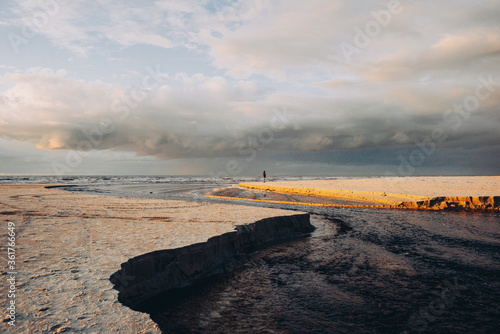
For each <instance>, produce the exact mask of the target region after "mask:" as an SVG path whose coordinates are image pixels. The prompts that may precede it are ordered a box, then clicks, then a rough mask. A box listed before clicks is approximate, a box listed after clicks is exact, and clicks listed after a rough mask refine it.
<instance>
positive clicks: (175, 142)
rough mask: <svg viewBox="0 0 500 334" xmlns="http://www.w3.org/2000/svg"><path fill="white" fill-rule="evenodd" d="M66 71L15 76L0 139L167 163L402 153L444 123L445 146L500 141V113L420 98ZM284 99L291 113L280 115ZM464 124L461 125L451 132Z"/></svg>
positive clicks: (201, 77) (210, 79)
mask: <svg viewBox="0 0 500 334" xmlns="http://www.w3.org/2000/svg"><path fill="white" fill-rule="evenodd" d="M65 75H66V73H65V71H63V70H60V71H53V70H50V69H39V71H38V72H34V73H29V74H10V75H9V76H8V77H9V79H10V80H11V81H13V82H14V83H15V84H14V86H13V87H12V88H11V89H9V90H7V91H6V92H5V93H4V94H3V95H2V101H3V102H2V104H1V105H0V107H1V110H2V113H1V114H0V115H1V116H0V120H1V122H0V135H2V136H4V137H7V138H11V139H15V140H23V141H29V142H32V143H34V144H36V145H37V147H38V148H40V149H45V150H54V149H82V150H86V149H94V150H106V149H114V150H124V151H131V152H135V153H136V154H137V155H139V156H148V155H149V156H157V157H159V158H162V159H174V158H201V157H213V156H240V155H241V151H242V150H243V151H244V150H248V149H253V148H260V149H262V148H264V147H265V148H266V149H267V150H271V151H303V152H307V151H328V150H341V149H376V148H380V147H385V148H392V149H397V148H401V147H405V146H408V145H411V144H412V143H415V142H419V141H423V140H428V139H429V138H431V136H432V133H433V130H434V129H435V128H438V127H442V128H443V129H445V131H447V133H448V136H449V140H448V141H447V143H446V144H443V145H445V146H447V147H448V146H449V147H470V146H474V145H477V146H481V147H484V146H489V145H490V144H491V143H494V142H498V141H499V140H500V137H499V135H498V131H497V129H498V126H499V125H500V124H499V123H500V117H499V116H498V114H495V113H490V112H488V111H487V110H486V111H485V110H483V109H479V110H477V111H476V112H474V113H472V114H471V115H470V116H469V117H467V118H466V119H465V118H462V119H460V118H458V119H457V117H458V116H459V115H458V114H456V115H454V116H457V117H455V118H450V119H449V120H447V121H445V120H444V118H443V115H444V112H445V111H443V110H437V112H434V113H418V112H416V111H415V110H412V109H410V108H409V106H408V105H405V102H407V103H409V104H410V105H411V104H412V103H414V102H412V100H411V99H409V98H408V97H402V100H397V99H396V100H388V101H386V102H384V100H382V99H380V98H373V97H365V98H364V99H363V100H353V99H344V100H339V99H337V98H334V97H333V98H329V97H325V96H307V95H295V96H290V95H285V94H283V95H279V94H274V95H272V96H267V95H264V96H263V95H262V94H261V91H260V90H259V88H258V87H257V86H256V85H255V83H253V82H245V81H240V82H230V81H228V79H224V78H222V77H217V76H216V77H207V76H205V75H203V74H197V75H193V76H188V75H185V74H179V75H177V78H176V79H175V78H174V79H171V80H174V81H172V82H170V83H169V84H163V85H162V86H159V87H157V88H156V89H154V90H151V91H147V92H146V91H134V90H131V89H130V88H128V87H122V86H117V85H109V84H105V83H103V82H100V81H93V82H85V81H83V80H75V79H71V78H67V77H66V76H65ZM408 94H411V92H408ZM499 95H500V92H497V93H496V94H495V96H496V98H498V96H499ZM134 96H135V97H136V100H135V101H134ZM415 99H416V96H415ZM415 101H416V100H415ZM285 105H286V106H288V110H291V111H290V112H287V113H285V114H284V116H283V115H281V116H280V115H279V112H280V110H282V109H283V106H285ZM457 120H459V121H460V124H459V125H460V126H459V127H458V128H457V129H453V125H456V124H455V123H456V121H457Z"/></svg>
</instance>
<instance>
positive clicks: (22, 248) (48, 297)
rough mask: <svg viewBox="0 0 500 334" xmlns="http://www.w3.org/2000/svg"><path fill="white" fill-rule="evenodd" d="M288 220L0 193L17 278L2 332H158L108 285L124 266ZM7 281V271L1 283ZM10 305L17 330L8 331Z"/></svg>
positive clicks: (235, 210)
mask: <svg viewBox="0 0 500 334" xmlns="http://www.w3.org/2000/svg"><path fill="white" fill-rule="evenodd" d="M291 214H296V212H290V211H284V210H273V209H266V208H256V207H243V206H235V205H225V204H210V203H197V202H183V201H165V200H154V199H138V198H117V197H109V196H96V195H86V194H74V193H70V192H67V191H63V190H60V189H57V188H53V189H47V188H45V187H44V186H43V185H3V186H0V219H1V220H2V226H3V230H2V231H1V238H2V241H3V242H2V248H1V249H0V252H1V256H2V257H3V258H6V257H7V247H6V246H5V245H6V242H4V241H7V237H8V232H9V231H8V229H7V228H8V222H12V223H14V224H15V252H16V253H15V265H16V268H15V270H16V273H17V274H16V275H15V289H16V293H15V298H10V299H7V294H6V293H2V294H1V296H2V297H1V298H2V299H1V301H0V304H1V305H2V306H5V308H4V316H3V322H4V323H3V324H2V326H3V327H2V331H4V330H6V331H7V332H11V333H59V332H78V333H104V332H107V333H156V332H159V329H158V327H157V326H156V324H155V323H154V322H153V321H151V319H150V318H149V316H148V315H147V314H145V313H140V312H135V311H132V310H131V309H129V308H128V307H126V306H124V305H122V304H121V303H120V302H119V301H118V300H117V295H118V292H117V291H116V290H114V289H113V286H112V284H111V282H110V280H109V278H110V275H112V274H113V273H114V272H116V271H117V270H119V269H120V264H121V263H123V262H126V261H127V260H128V259H130V258H132V257H135V256H138V255H141V254H144V253H148V252H152V251H156V250H162V249H172V248H178V247H182V246H186V245H191V244H194V243H198V242H204V241H206V240H207V239H208V238H210V237H213V236H217V235H221V234H223V233H227V232H230V231H233V230H234V228H235V226H237V225H243V224H249V223H253V222H255V221H258V220H260V219H264V218H269V217H275V216H288V215H291ZM8 277H9V275H7V273H6V271H5V269H4V270H3V271H2V281H5V280H6V279H7V278H8ZM2 286H4V285H2ZM5 287H6V286H5ZM6 289H7V287H6ZM11 300H15V322H14V323H15V327H14V326H12V327H10V326H9V324H8V322H9V321H10V320H11V318H10V313H9V310H7V305H8V303H9V302H10V301H11Z"/></svg>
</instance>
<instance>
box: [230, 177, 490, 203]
mask: <svg viewBox="0 0 500 334" xmlns="http://www.w3.org/2000/svg"><path fill="white" fill-rule="evenodd" d="M239 186H240V187H243V188H246V189H253V190H257V191H270V192H274V193H285V194H295V195H300V196H310V197H324V198H339V199H352V200H356V201H358V202H359V203H357V204H356V205H343V204H342V205H337V206H347V207H349V206H353V207H378V208H405V209H426V210H445V209H456V210H479V211H483V210H494V211H497V210H499V206H500V177H498V176H460V177H454V176H449V177H379V178H359V179H333V180H304V181H278V182H266V183H263V182H253V183H245V184H240V185H239ZM292 204H296V203H292ZM302 204H306V205H307V203H302ZM332 206H335V205H332Z"/></svg>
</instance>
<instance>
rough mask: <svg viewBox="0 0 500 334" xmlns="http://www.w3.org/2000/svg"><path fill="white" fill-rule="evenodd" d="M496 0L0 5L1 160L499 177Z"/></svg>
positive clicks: (13, 164)
mask: <svg viewBox="0 0 500 334" xmlns="http://www.w3.org/2000/svg"><path fill="white" fill-rule="evenodd" d="M499 17H500V0H484V1H480V0H442V1H435V0H428V1H427V0H420V1H418V0H413V1H412V0H400V1H398V0H384V1H375V0H374V1H349V0H309V1H303V0H286V1H285V0H245V1H243V0H184V1H179V0H175V1H170V0H165V1H140V2H139V1H131V0H120V1H118V0H92V1H88V0H86V1H80V0H74V1H69V0H43V1H42V0H18V1H2V2H1V3H0V50H1V52H0V174H56V175H88V174H98V175H103V174H106V175H123V174H132V175H148V174H149V175H214V176H223V177H224V176H246V175H259V174H260V173H262V170H266V172H267V174H268V175H269V176H272V175H298V176H301V175H324V176H353V175H402V176H412V175H497V174H499V173H500V131H499V129H500V20H499V19H498V18H499Z"/></svg>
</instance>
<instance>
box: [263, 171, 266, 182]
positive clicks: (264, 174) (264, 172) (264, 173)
mask: <svg viewBox="0 0 500 334" xmlns="http://www.w3.org/2000/svg"><path fill="white" fill-rule="evenodd" d="M262 177H263V178H264V183H266V171H263V172H262Z"/></svg>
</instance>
